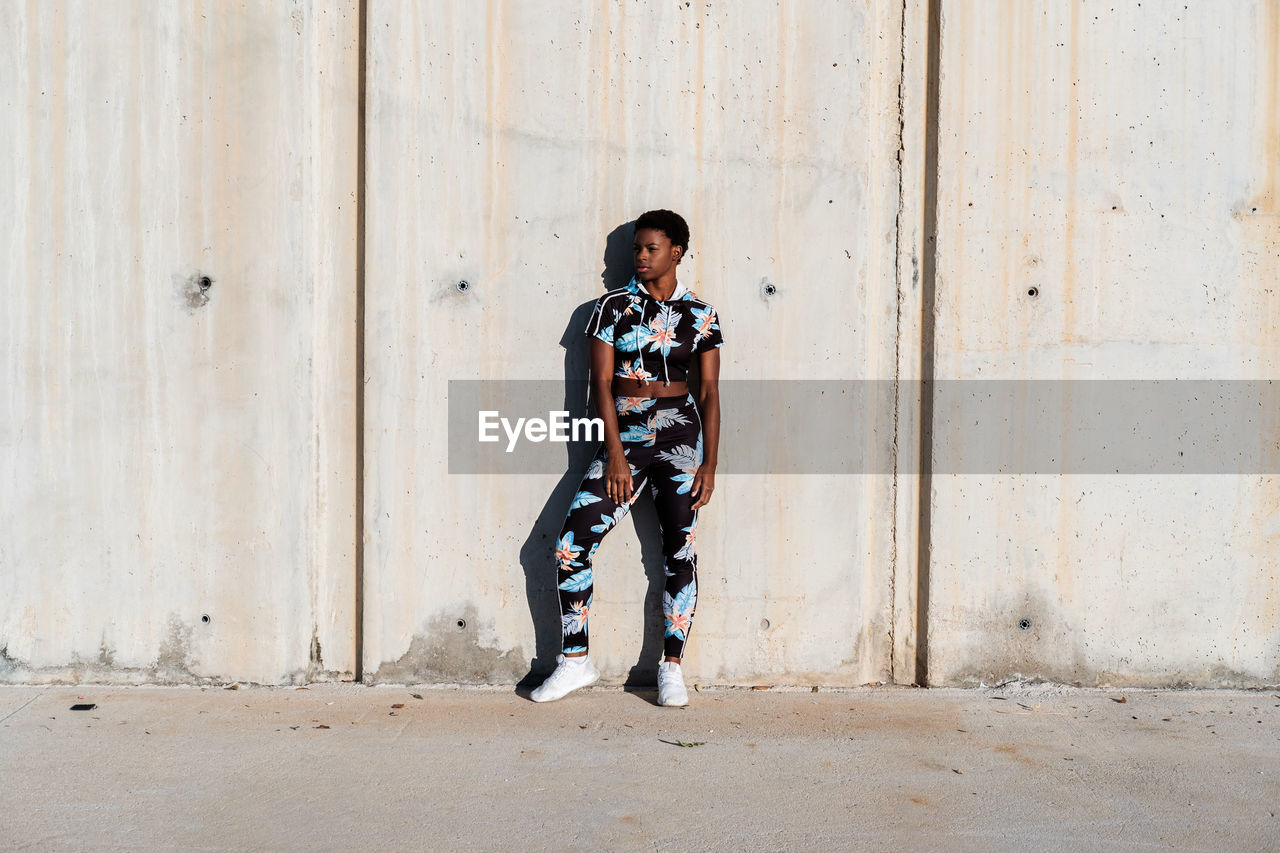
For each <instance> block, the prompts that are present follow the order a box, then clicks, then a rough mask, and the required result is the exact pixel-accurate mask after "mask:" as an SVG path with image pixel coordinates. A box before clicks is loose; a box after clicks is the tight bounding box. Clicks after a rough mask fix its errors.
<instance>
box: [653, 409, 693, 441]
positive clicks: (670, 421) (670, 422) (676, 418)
mask: <svg viewBox="0 0 1280 853" xmlns="http://www.w3.org/2000/svg"><path fill="white" fill-rule="evenodd" d="M687 423H689V419H688V418H687V417H685V416H684V415H682V414H681V413H680V410H679V409H659V410H658V411H656V412H654V413H653V414H652V415H650V416H649V428H650V429H652V430H654V431H657V430H660V429H663V428H664V427H669V426H674V425H675V424H687ZM652 443H653V442H650V444H652Z"/></svg>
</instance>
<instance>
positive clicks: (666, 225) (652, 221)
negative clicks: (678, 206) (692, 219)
mask: <svg viewBox="0 0 1280 853" xmlns="http://www.w3.org/2000/svg"><path fill="white" fill-rule="evenodd" d="M645 228H652V229H653V230H654V231H661V232H662V233H663V234H666V235H667V239H668V240H670V241H671V245H673V246H679V247H680V248H681V249H683V250H684V252H682V254H687V253H688V251H689V225H688V223H687V222H685V221H684V217H683V216H681V215H680V214H678V213H676V212H675V211H672V210H649V211H646V212H644V213H642V214H640V218H639V219H637V220H636V230H637V231H641V230H643V229H645Z"/></svg>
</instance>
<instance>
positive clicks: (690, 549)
mask: <svg viewBox="0 0 1280 853" xmlns="http://www.w3.org/2000/svg"><path fill="white" fill-rule="evenodd" d="M680 529H681V530H683V531H684V533H685V536H684V545H683V546H682V547H681V548H680V550H679V551H676V559H677V560H692V559H693V558H694V556H695V555H697V553H698V550H697V541H698V514H697V513H696V512H695V513H694V514H693V524H690V525H689V526H688V527H682V528H680Z"/></svg>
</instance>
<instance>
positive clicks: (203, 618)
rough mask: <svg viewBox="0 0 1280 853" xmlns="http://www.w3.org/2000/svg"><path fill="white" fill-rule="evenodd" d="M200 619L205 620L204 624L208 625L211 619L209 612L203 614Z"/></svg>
mask: <svg viewBox="0 0 1280 853" xmlns="http://www.w3.org/2000/svg"><path fill="white" fill-rule="evenodd" d="M200 621H201V622H203V623H204V624H206V625H208V624H209V621H210V620H209V614H208V613H206V614H204V615H203V616H201V617H200Z"/></svg>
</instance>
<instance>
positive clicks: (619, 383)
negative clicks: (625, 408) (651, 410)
mask: <svg viewBox="0 0 1280 853" xmlns="http://www.w3.org/2000/svg"><path fill="white" fill-rule="evenodd" d="M610 388H611V390H612V391H613V396H615V397H682V396H684V395H685V394H688V393H689V386H688V384H687V383H685V382H672V383H671V384H670V385H664V384H663V383H662V382H661V381H660V380H657V379H650V380H649V381H648V382H641V381H640V380H639V379H624V378H622V377H621V376H615V377H614V379H613V384H612V385H611V386H610Z"/></svg>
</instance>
